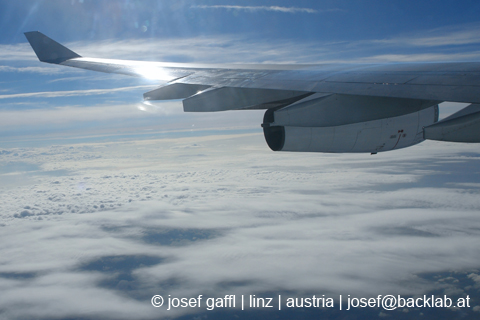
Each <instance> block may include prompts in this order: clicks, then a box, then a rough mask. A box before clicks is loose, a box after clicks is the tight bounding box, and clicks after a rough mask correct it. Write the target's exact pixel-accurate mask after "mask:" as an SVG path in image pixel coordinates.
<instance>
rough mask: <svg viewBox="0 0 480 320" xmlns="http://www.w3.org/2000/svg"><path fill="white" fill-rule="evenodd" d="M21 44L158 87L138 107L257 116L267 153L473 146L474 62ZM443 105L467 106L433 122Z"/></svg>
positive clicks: (66, 62)
mask: <svg viewBox="0 0 480 320" xmlns="http://www.w3.org/2000/svg"><path fill="white" fill-rule="evenodd" d="M25 36H26V37H27V39H28V41H29V42H30V45H31V46H32V48H33V50H34V51H35V53H36V55H37V57H38V58H39V60H40V61H42V62H46V63H53V64H58V65H63V66H69V67H75V68H82V69H87V70H93V71H99V72H107V73H118V74H124V75H130V76H138V77H145V78H150V79H157V80H162V81H166V83H165V84H164V85H162V86H159V88H157V89H155V90H152V91H150V92H146V93H145V94H144V99H145V100H170V99H183V107H184V111H186V112H212V111H224V110H246V109H265V110H266V112H265V116H264V121H263V124H262V127H263V130H264V134H265V138H266V141H267V144H268V145H269V146H270V148H271V149H272V150H274V151H303V152H370V153H372V154H375V153H377V152H379V151H387V150H393V149H399V148H403V147H408V146H411V145H414V144H417V143H419V142H421V141H423V140H424V139H432V140H440V141H455V142H480V129H479V127H480V108H479V107H478V106H477V104H478V105H480V63H478V62H465V63H408V64H368V65H366V64H320V65H204V64H178V63H161V62H144V61H130V60H114V59H98V58H85V57H81V56H80V55H78V54H77V53H75V52H73V51H71V50H70V49H68V48H66V47H64V46H63V45H61V44H59V43H57V42H55V41H54V40H52V39H50V38H48V37H47V36H45V35H43V34H42V33H40V32H37V31H34V32H27V33H25ZM444 101H452V102H467V103H471V104H472V105H470V106H469V107H467V108H466V109H467V110H466V111H463V113H462V112H460V113H459V114H456V115H452V116H451V117H449V119H445V120H446V121H440V122H438V104H439V103H440V102H444ZM464 110H465V109H464ZM452 117H453V118H452Z"/></svg>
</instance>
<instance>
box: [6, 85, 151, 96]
mask: <svg viewBox="0 0 480 320" xmlns="http://www.w3.org/2000/svg"><path fill="white" fill-rule="evenodd" d="M154 87H156V86H152V85H145V86H132V87H121V88H114V89H90V90H69V91H44V92H28V93H15V94H4V95H0V99H13V98H33V97H36V98H38V97H42V98H59V97H74V96H92V95H101V94H108V93H113V92H122V91H130V90H137V89H150V88H154Z"/></svg>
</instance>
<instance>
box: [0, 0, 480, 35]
mask: <svg viewBox="0 0 480 320" xmlns="http://www.w3.org/2000/svg"><path fill="white" fill-rule="evenodd" d="M233 5H237V6H238V5H240V6H243V7H254V6H256V7H262V6H263V7H286V8H292V7H295V8H307V9H311V10H312V11H311V12H305V11H304V12H302V11H297V12H296V13H288V12H280V11H274V10H266V9H263V10H262V9H260V10H250V11H248V10H238V9H237V10H235V9H228V8H219V7H217V8H213V6H233ZM207 6H209V7H210V8H207ZM479 13H480V3H479V2H478V1H471V0H463V1H450V0H445V1H440V2H439V1H397V0H392V1H378V0H375V1H374V0H370V1H359V0H354V1H350V0H349V1H295V2H292V1H241V2H238V1H225V0H224V1H221V0H217V1H191V0H181V1H165V0H164V1H90V0H84V1H79V0H73V1H41V0H37V1H31V0H27V1H22V2H21V3H19V2H14V1H3V2H1V3H0V21H1V22H0V27H1V28H2V30H3V32H2V34H1V36H0V43H3V44H7V43H19V42H23V41H24V38H23V34H22V33H23V32H25V31H30V30H42V31H43V32H46V33H49V34H51V35H52V36H54V37H56V38H57V39H59V40H60V41H76V40H86V39H89V40H102V39H112V38H121V39H130V38H139V37H141V38H145V37H147V38H149V37H155V38H158V37H162V38H172V37H192V36H205V35H218V34H245V33H246V34H249V35H251V36H253V37H259V38H262V39H264V40H268V39H275V40H276V39H296V40H301V39H304V40H318V41H355V40H359V39H362V40H365V39H379V38H380V39H382V38H389V37H392V35H399V34H408V33H411V32H415V33H417V32H421V31H428V30H430V29H434V28H438V27H443V26H454V25H458V24H468V23H472V22H477V21H478V15H479ZM143 26H145V27H147V30H146V31H145V29H144V28H142V27H143Z"/></svg>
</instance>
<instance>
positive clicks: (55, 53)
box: [24, 31, 81, 64]
mask: <svg viewBox="0 0 480 320" xmlns="http://www.w3.org/2000/svg"><path fill="white" fill-rule="evenodd" d="M24 35H25V37H26V38H27V40H28V42H29V43H30V46H31V47H32V49H33V51H35V54H36V55H37V57H38V60H40V61H42V62H47V63H54V64H59V63H62V62H64V61H66V60H70V59H73V58H80V57H81V56H80V55H79V54H77V53H75V52H73V51H72V50H70V49H68V48H67V47H65V46H63V45H61V44H60V43H58V42H56V41H55V40H53V39H51V38H49V37H47V36H46V35H44V34H43V33H41V32H39V31H28V32H24Z"/></svg>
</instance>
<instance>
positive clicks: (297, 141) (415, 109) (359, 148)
mask: <svg viewBox="0 0 480 320" xmlns="http://www.w3.org/2000/svg"><path fill="white" fill-rule="evenodd" d="M437 121H438V104H437V102H436V101H425V100H413V99H397V98H376V97H361V96H360V97H359V96H356V97H355V96H342V95H331V96H328V97H321V98H318V99H315V97H313V98H310V99H308V98H307V100H306V101H300V102H299V103H296V104H293V105H291V106H288V107H285V108H282V109H278V110H272V109H269V110H267V112H266V113H265V117H264V123H263V125H262V126H263V130H264V134H265V140H266V141H267V144H268V146H269V147H270V148H271V149H272V150H273V151H297V152H338V153H348V152H368V153H377V152H381V151H388V150H394V149H400V148H405V147H408V146H412V145H414V144H417V143H420V142H422V141H423V140H424V137H423V127H426V126H429V125H431V124H433V123H435V122H437Z"/></svg>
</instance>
